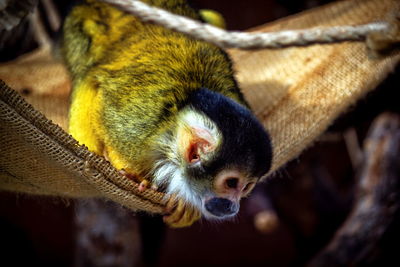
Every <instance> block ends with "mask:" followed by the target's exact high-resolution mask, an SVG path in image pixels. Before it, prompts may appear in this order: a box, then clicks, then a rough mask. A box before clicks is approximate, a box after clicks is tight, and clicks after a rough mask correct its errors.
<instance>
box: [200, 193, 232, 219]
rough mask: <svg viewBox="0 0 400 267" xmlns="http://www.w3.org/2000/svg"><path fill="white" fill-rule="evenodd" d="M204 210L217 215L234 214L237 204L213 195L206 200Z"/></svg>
mask: <svg viewBox="0 0 400 267" xmlns="http://www.w3.org/2000/svg"><path fill="white" fill-rule="evenodd" d="M205 207H206V210H207V211H208V212H210V213H211V214H213V215H214V216H217V217H223V216H229V215H235V214H236V213H237V212H238V210H239V205H238V204H236V203H234V202H233V201H230V200H229V199H226V198H219V197H215V198H212V199H210V200H209V201H207V202H206V205H205Z"/></svg>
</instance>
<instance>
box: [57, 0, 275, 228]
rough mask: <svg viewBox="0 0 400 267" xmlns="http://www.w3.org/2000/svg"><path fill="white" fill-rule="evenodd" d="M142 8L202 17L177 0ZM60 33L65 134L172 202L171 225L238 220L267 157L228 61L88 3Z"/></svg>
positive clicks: (263, 137)
mask: <svg viewBox="0 0 400 267" xmlns="http://www.w3.org/2000/svg"><path fill="white" fill-rule="evenodd" d="M144 2H147V3H149V4H151V5H153V6H156V7H160V8H163V9H165V10H168V11H170V12H173V13H175V14H179V15H183V16H187V17H190V18H192V19H197V20H201V19H202V17H201V15H200V13H199V12H197V11H195V10H194V9H192V8H191V7H190V6H189V5H188V4H187V3H186V1H184V0H146V1H144ZM63 31H64V34H63V41H62V42H63V44H62V53H63V55H64V58H65V61H66V64H67V66H68V68H69V70H70V72H71V75H72V79H73V91H72V94H71V107H70V115H69V116H70V118H69V120H70V121H69V131H70V133H71V134H72V136H74V137H75V138H76V139H77V140H78V141H79V142H80V143H82V144H85V145H86V146H87V147H88V148H89V149H90V150H91V151H93V152H95V153H97V154H100V155H105V156H106V157H107V158H108V160H109V161H110V162H111V164H112V165H113V166H114V167H115V168H117V169H121V170H124V172H125V173H126V177H127V178H134V179H135V180H137V181H139V182H140V183H141V188H143V187H145V186H147V184H146V183H147V182H149V183H150V184H152V185H154V186H156V187H158V188H159V189H160V190H163V191H164V192H166V193H167V194H169V195H173V196H176V197H177V199H179V201H177V204H176V205H175V206H172V204H171V205H169V207H168V210H167V215H165V216H164V221H165V222H166V223H167V224H169V225H171V226H173V227H184V226H188V225H191V224H192V223H193V222H194V221H196V220H197V219H198V218H199V217H200V216H201V215H203V216H204V217H206V218H208V219H224V218H228V217H232V216H234V215H236V214H237V212H238V210H239V201H240V199H241V198H242V197H243V196H245V195H247V194H248V193H249V192H250V191H251V190H252V189H253V187H254V185H255V183H256V182H257V181H258V179H259V178H260V177H261V176H262V175H264V174H265V173H266V172H267V171H268V170H269V167H270V162H271V157H272V155H271V144H270V141H269V137H268V135H267V133H266V132H265V130H264V128H263V126H262V125H261V124H260V123H259V122H258V121H257V119H256V118H255V116H254V115H252V113H251V112H250V110H249V108H248V105H247V104H246V102H245V100H244V98H243V95H242V93H241V92H240V90H239V89H238V85H237V83H236V81H235V79H234V77H233V71H232V65H231V61H230V59H229V58H228V56H227V54H226V53H224V52H223V51H222V50H221V49H219V48H218V47H216V46H214V45H211V44H208V43H206V42H202V41H198V40H195V39H193V38H191V37H188V36H186V35H184V34H181V33H176V32H173V31H170V30H167V29H165V28H163V27H161V26H157V25H153V24H148V23H143V22H141V21H140V20H139V19H137V18H135V17H134V16H132V15H130V14H128V13H125V12H122V11H120V10H118V9H116V8H114V7H112V6H111V5H109V4H106V3H103V2H101V1H96V0H86V1H83V3H81V4H79V5H77V6H75V7H74V8H73V9H72V11H71V13H70V14H69V16H68V17H67V18H66V21H65V24H64V29H63ZM174 203H175V202H174Z"/></svg>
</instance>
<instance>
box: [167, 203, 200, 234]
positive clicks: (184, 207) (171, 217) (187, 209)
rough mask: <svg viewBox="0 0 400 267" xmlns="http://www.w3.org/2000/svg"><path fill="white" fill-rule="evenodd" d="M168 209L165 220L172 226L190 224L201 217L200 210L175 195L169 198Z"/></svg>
mask: <svg viewBox="0 0 400 267" xmlns="http://www.w3.org/2000/svg"><path fill="white" fill-rule="evenodd" d="M166 210H167V213H168V215H165V216H164V222H165V223H166V224H168V225H169V226H170V227H172V228H181V227H187V226H190V225H192V224H193V223H194V222H195V221H197V220H198V219H200V217H201V214H200V211H198V210H197V209H196V208H194V207H193V206H192V205H190V204H189V203H187V202H185V201H183V200H182V199H178V198H176V197H175V196H172V197H171V198H170V199H169V201H168V203H167V208H166Z"/></svg>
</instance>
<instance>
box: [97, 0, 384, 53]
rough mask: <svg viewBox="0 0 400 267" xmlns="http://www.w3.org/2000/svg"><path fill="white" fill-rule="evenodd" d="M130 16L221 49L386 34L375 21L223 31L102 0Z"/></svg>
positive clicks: (134, 0)
mask: <svg viewBox="0 0 400 267" xmlns="http://www.w3.org/2000/svg"><path fill="white" fill-rule="evenodd" d="M103 1H104V2H107V3H110V4H112V5H115V6H117V7H119V8H120V9H122V10H124V11H126V12H129V13H131V14H133V15H134V16H136V17H138V18H140V19H141V20H142V21H144V22H150V23H155V24H158V25H162V26H163V27H165V28H168V29H171V30H174V31H177V32H181V33H184V34H187V35H190V36H192V37H194V38H196V39H200V40H203V41H206V42H209V43H212V44H215V45H217V46H219V47H222V48H240V49H259V48H283V47H288V46H306V45H311V44H325V43H336V42H344V41H364V40H365V39H366V38H367V36H368V35H369V34H371V33H375V32H386V31H389V26H390V24H389V23H386V22H375V23H369V24H364V25H359V26H338V27H330V28H324V29H321V28H318V29H307V30H291V31H280V32H271V33H245V32H237V31H225V30H222V29H219V28H217V27H214V26H212V25H209V24H205V23H201V22H198V21H195V20H192V19H189V18H186V17H183V16H179V15H175V14H171V13H169V12H167V11H165V10H162V9H160V8H155V7H150V6H148V5H147V4H145V3H142V2H140V1H138V0H103Z"/></svg>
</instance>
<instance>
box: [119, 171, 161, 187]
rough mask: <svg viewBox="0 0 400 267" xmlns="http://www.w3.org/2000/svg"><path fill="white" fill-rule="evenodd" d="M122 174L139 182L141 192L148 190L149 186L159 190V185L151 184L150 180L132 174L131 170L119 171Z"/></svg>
mask: <svg viewBox="0 0 400 267" xmlns="http://www.w3.org/2000/svg"><path fill="white" fill-rule="evenodd" d="M119 172H120V173H121V174H122V175H124V176H125V177H126V178H128V179H130V180H132V181H134V182H136V183H139V192H144V191H146V189H147V188H149V187H151V189H153V190H157V186H155V185H153V184H151V183H150V182H149V181H148V180H146V179H143V178H139V177H138V176H136V175H134V174H132V173H131V172H127V171H126V170H124V169H122V170H120V171H119Z"/></svg>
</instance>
